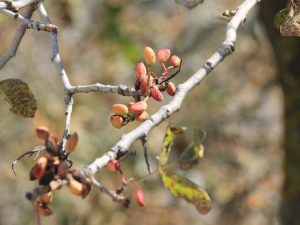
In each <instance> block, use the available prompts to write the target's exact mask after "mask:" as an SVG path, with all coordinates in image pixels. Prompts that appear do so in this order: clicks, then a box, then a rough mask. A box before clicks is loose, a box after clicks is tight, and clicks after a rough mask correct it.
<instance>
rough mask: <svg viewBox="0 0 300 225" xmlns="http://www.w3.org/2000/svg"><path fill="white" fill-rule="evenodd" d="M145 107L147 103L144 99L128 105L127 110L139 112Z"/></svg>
mask: <svg viewBox="0 0 300 225" xmlns="http://www.w3.org/2000/svg"><path fill="white" fill-rule="evenodd" d="M146 109H147V103H146V102H145V101H139V102H136V103H134V104H133V105H131V106H129V112H133V113H137V114H140V113H142V112H144V111H145V110H146Z"/></svg>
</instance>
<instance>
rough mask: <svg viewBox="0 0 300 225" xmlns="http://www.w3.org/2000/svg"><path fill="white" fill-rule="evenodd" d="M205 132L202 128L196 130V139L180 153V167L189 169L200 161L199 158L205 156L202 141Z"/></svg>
mask: <svg viewBox="0 0 300 225" xmlns="http://www.w3.org/2000/svg"><path fill="white" fill-rule="evenodd" d="M204 137H205V133H204V132H203V131H202V130H199V129H195V130H194V140H193V143H191V144H190V145H189V146H188V147H187V148H186V149H185V150H184V151H183V153H182V154H181V155H180V158H179V161H178V164H179V167H180V169H182V170H188V169H191V168H192V167H193V166H194V165H196V164H198V163H199V160H200V159H202V158H203V155H204V146H203V145H202V144H201V141H202V140H203V139H204Z"/></svg>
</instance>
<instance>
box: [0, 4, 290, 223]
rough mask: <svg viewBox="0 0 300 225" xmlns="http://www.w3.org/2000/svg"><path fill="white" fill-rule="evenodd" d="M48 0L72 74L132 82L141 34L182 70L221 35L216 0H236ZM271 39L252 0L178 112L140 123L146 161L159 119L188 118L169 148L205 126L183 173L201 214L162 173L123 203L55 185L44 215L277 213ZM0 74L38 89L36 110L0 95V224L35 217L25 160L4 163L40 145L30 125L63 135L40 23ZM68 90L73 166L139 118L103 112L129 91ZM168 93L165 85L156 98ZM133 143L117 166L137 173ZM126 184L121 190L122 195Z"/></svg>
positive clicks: (277, 134) (227, 218) (156, 143)
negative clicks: (141, 199) (202, 207)
mask: <svg viewBox="0 0 300 225" xmlns="http://www.w3.org/2000/svg"><path fill="white" fill-rule="evenodd" d="M282 2H283V1H282ZM45 3H46V6H47V9H48V13H49V15H50V16H51V18H52V21H53V23H54V24H56V25H58V26H59V27H60V32H59V47H60V53H61V57H62V61H63V63H64V64H65V67H66V71H67V73H68V74H69V77H70V80H71V83H72V84H92V83H95V82H100V83H103V84H115V85H117V84H120V83H121V84H124V85H128V86H133V85H134V72H133V71H134V65H135V63H137V62H138V61H140V60H142V55H143V48H144V46H151V47H153V48H154V49H159V48H170V49H171V50H172V53H173V54H177V55H179V56H180V57H181V58H182V59H183V68H182V72H181V73H180V75H178V76H177V77H176V78H175V79H174V82H175V83H177V84H179V83H181V82H183V81H184V80H186V79H187V78H188V77H189V76H191V75H192V74H193V73H194V72H196V71H197V69H198V68H199V67H200V65H201V64H202V63H203V62H204V61H205V59H207V58H208V57H209V56H210V55H211V54H212V52H214V51H215V50H216V48H217V47H218V46H219V45H220V43H221V42H222V40H223V38H224V32H225V27H226V19H224V18H221V15H222V12H223V11H224V10H225V9H234V8H235V7H236V6H237V5H238V4H239V3H240V1H237V0H222V1H221V0H209V1H205V2H204V3H203V4H201V5H199V6H198V7H196V8H194V9H192V10H187V9H185V8H183V7H182V6H180V5H178V4H176V3H175V2H174V1H161V0H90V1H82V0H72V1H71V0H61V1H46V2H45ZM34 18H35V19H38V16H37V15H34ZM0 27H1V30H2V32H1V33H0V43H1V45H0V53H1V54H3V53H4V52H5V51H6V49H7V47H8V46H9V43H10V41H11V39H12V37H13V34H14V29H15V27H16V22H15V21H13V20H11V19H10V18H7V17H5V16H1V17H0ZM271 43H272V42H270V41H269V39H268V37H267V35H266V31H265V29H264V27H263V25H262V24H261V22H260V21H259V19H258V8H256V9H254V10H252V11H251V13H250V14H249V15H248V18H247V22H246V23H245V24H244V25H243V26H242V27H241V29H240V31H239V35H238V40H237V46H236V47H237V50H236V52H235V53H234V54H233V55H232V56H230V57H228V58H226V60H225V61H224V63H222V64H221V65H220V66H218V67H217V69H216V70H214V71H213V72H212V73H211V74H210V75H209V77H208V78H206V79H205V80H204V82H203V83H202V84H201V85H200V86H199V87H197V88H195V89H194V90H193V91H192V92H191V93H190V94H189V95H188V96H187V99H186V100H185V102H184V103H183V105H182V108H181V110H180V111H179V112H178V113H176V114H175V115H174V116H172V117H171V118H170V119H168V121H166V122H164V123H163V124H161V125H160V126H159V127H157V128H155V129H154V130H153V131H152V132H151V133H150V135H149V139H148V140H149V157H150V162H151V166H152V169H155V168H156V166H157V160H156V156H157V155H158V154H159V151H160V147H161V143H162V139H163V137H164V132H165V129H166V126H167V125H168V124H170V123H172V124H174V125H177V126H186V127H188V128H189V132H187V133H186V134H184V135H181V136H179V137H178V138H177V139H176V143H175V145H174V149H175V151H176V153H177V154H179V153H180V152H181V151H182V150H183V149H184V148H185V146H186V145H188V143H189V142H190V141H191V140H192V130H193V128H194V127H197V128H200V129H202V130H204V131H205V132H207V137H206V139H205V140H204V143H203V144H204V146H205V150H206V152H205V157H204V159H203V160H202V161H201V162H200V164H199V165H198V166H196V168H194V169H193V170H191V171H189V172H185V173H184V174H185V175H186V176H188V177H189V178H191V179H192V180H193V181H195V182H196V183H198V184H200V185H201V186H203V187H204V188H205V189H206V190H207V191H208V192H209V193H210V195H211V197H212V199H213V208H212V210H211V212H210V213H209V214H208V215H205V216H202V215H199V214H198V213H197V212H196V210H195V209H194V207H193V206H192V205H189V204H187V203H185V202H184V201H182V200H179V199H175V198H173V196H172V195H171V194H170V193H169V192H168V191H167V190H166V189H165V188H163V185H162V182H161V181H160V178H159V177H158V176H152V177H150V178H149V179H147V180H146V181H145V182H144V183H143V184H142V187H143V189H144V190H145V195H146V196H145V198H146V207H145V208H140V207H138V206H136V205H135V204H132V205H131V207H130V208H129V209H124V208H122V207H120V206H119V205H118V204H115V203H113V202H112V201H111V199H109V198H108V197H107V196H105V195H103V194H101V193H100V192H99V191H97V190H96V189H95V190H93V191H92V192H91V194H90V195H89V196H88V197H87V198H86V199H84V200H82V199H80V198H78V197H76V196H73V195H72V194H70V193H69V191H68V190H67V188H63V189H62V190H60V191H57V192H55V194H54V201H53V203H52V204H51V206H50V207H52V209H53V210H54V215H53V216H51V217H49V218H44V219H43V221H42V222H43V224H45V225H46V224H73V225H74V224H75V225H81V224H86V225H92V224H93V225H94V224H102V225H110V224H120V225H135V224H139V225H149V224H152V225H155V224H164V225H168V224H170V225H171V224H176V225H181V224H182V225H184V224H190V225H193V224H195V225H196V224H197V225H199V224H201V225H216V224H218V225H231V224H234V225H252V224H253V225H258V224H259V225H270V224H279V216H278V215H279V214H278V211H279V206H280V200H281V195H280V190H281V187H282V183H283V174H284V173H283V170H282V168H283V167H282V165H283V158H284V157H283V154H284V152H283V149H282V147H283V137H284V113H283V112H284V108H283V102H284V95H283V92H282V88H281V86H280V83H279V82H278V77H277V76H276V75H277V73H278V71H277V67H276V61H275V60H276V58H275V54H276V53H274V52H273V50H272V45H271ZM0 77H1V79H5V78H20V79H22V80H23V81H25V82H27V83H28V84H29V86H30V88H31V90H32V91H33V93H34V94H35V96H36V98H37V101H38V111H37V114H36V117H35V118H34V119H24V118H20V117H17V116H15V115H13V114H11V113H10V112H9V110H8V108H9V106H8V104H7V103H6V102H4V101H2V102H1V104H0V115H1V120H0V149H1V158H0V167H1V168H0V193H1V195H0V224H1V225H2V224H3V225H15V224H24V225H26V224H34V213H33V210H32V208H31V204H30V203H29V202H28V201H27V200H26V199H25V197H24V196H25V192H26V191H28V190H30V189H32V188H33V187H34V186H35V185H36V184H35V183H34V182H30V181H29V179H28V176H29V175H28V172H29V170H30V168H31V166H32V165H33V164H34V161H33V159H32V158H29V159H28V158H26V159H24V160H22V162H20V163H19V164H18V165H17V167H16V169H17V172H18V176H17V177H15V176H14V175H13V172H12V171H11V169H10V168H11V162H12V161H13V160H14V159H15V158H17V157H18V156H19V155H20V154H22V153H23V152H25V151H28V150H30V149H32V148H33V147H35V146H38V145H42V143H41V141H39V140H38V139H37V138H36V137H35V132H34V130H35V128H36V127H37V126H39V125H46V126H48V127H49V128H50V129H51V131H53V132H54V133H56V134H57V135H59V136H62V132H63V128H64V127H63V126H64V123H63V121H64V108H65V107H64V102H63V87H62V85H61V81H60V79H59V77H58V76H57V74H56V72H55V69H54V66H53V64H52V63H51V60H50V42H49V34H48V33H45V32H37V31H34V30H28V31H27V33H26V35H25V37H24V39H23V41H22V43H21V46H20V48H19V50H18V52H17V55H16V57H15V58H13V60H11V61H10V62H9V63H8V64H7V65H6V66H5V67H4V68H3V69H2V70H1V71H0ZM74 100H75V105H74V111H73V116H72V127H71V128H72V131H77V132H78V134H79V138H80V141H79V146H78V148H77V151H76V152H75V153H73V154H72V160H73V161H74V163H75V166H77V167H81V166H84V165H87V164H89V163H91V162H92V161H93V160H94V159H95V158H96V157H98V156H101V155H102V154H103V153H105V152H106V151H108V150H109V148H110V147H111V146H112V145H114V143H115V142H116V141H117V140H118V139H119V138H120V137H121V135H122V134H123V133H125V132H128V131H130V130H132V129H133V128H134V127H136V126H138V123H136V122H134V123H131V124H129V125H128V126H126V127H124V128H122V129H120V130H116V129H114V128H112V127H111V126H110V124H109V121H108V118H109V115H110V106H111V105H112V104H114V103H124V104H126V103H127V102H129V99H128V98H126V97H122V96H117V95H112V94H94V93H93V94H81V95H75V97H74ZM169 100H170V98H169V97H165V100H164V102H163V103H167V102H168V101H169ZM159 107H160V103H157V102H153V101H152V102H151V103H150V107H149V111H150V113H153V112H155V111H156V110H157V109H158V108H159ZM131 150H133V151H136V152H137V155H136V156H135V157H133V158H129V159H128V160H126V161H124V162H122V167H123V170H124V171H125V174H126V175H127V176H133V177H135V178H136V179H139V178H141V177H143V176H145V175H147V169H146V165H145V163H144V159H143V154H142V148H141V145H140V143H139V142H137V143H135V144H134V145H133V146H132V149H131ZM176 153H175V154H176ZM98 178H99V179H101V181H102V183H104V184H105V185H107V186H108V187H111V188H113V189H114V188H117V185H118V183H119V177H118V176H117V175H115V174H112V173H110V172H107V171H105V170H103V172H101V174H100V175H99V177H98ZM132 188H133V187H129V188H128V190H127V192H126V193H127V194H128V195H129V196H130V195H132V190H133V189H132ZM289 225H291V224H289Z"/></svg>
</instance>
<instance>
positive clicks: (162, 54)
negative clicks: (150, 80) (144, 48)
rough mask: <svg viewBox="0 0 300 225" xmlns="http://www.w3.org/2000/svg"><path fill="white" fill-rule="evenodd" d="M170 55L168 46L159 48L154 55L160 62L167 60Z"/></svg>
mask: <svg viewBox="0 0 300 225" xmlns="http://www.w3.org/2000/svg"><path fill="white" fill-rule="evenodd" d="M170 55H171V51H170V49H168V48H164V49H160V50H159V51H158V52H157V54H156V56H157V60H158V61H159V62H160V63H165V62H167V60H168V59H169V57H170Z"/></svg>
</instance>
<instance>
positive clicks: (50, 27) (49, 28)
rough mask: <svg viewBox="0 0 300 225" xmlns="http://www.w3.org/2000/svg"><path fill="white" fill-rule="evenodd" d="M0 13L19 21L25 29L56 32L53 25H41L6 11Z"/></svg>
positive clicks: (56, 29)
mask: <svg viewBox="0 0 300 225" xmlns="http://www.w3.org/2000/svg"><path fill="white" fill-rule="evenodd" d="M0 13H2V14H4V15H7V16H9V17H12V18H13V19H15V20H20V21H21V23H23V24H24V25H26V28H32V29H35V30H37V31H40V30H42V31H47V32H54V33H57V32H58V27H57V26H56V25H54V24H43V23H40V22H38V21H34V20H31V19H27V18H25V17H23V16H22V15H20V14H19V13H16V12H13V11H10V10H8V9H2V10H0Z"/></svg>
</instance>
